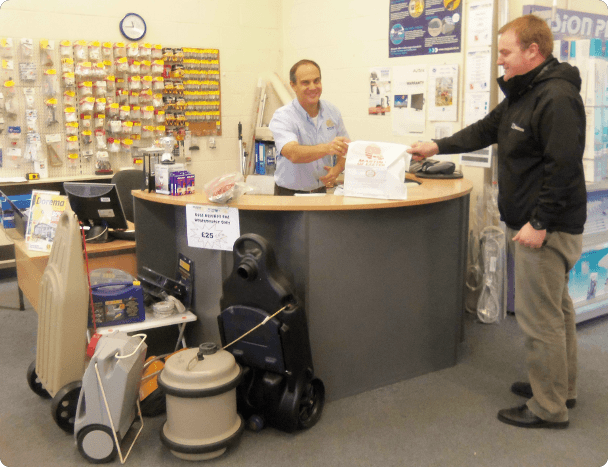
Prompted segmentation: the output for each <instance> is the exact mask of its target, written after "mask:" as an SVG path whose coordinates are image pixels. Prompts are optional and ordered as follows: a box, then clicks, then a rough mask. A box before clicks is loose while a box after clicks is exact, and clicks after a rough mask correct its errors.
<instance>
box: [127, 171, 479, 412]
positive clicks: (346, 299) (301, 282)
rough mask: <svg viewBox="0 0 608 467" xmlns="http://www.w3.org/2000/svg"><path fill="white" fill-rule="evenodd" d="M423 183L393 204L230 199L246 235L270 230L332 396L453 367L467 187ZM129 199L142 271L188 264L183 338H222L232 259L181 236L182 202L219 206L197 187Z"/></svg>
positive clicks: (466, 183)
mask: <svg viewBox="0 0 608 467" xmlns="http://www.w3.org/2000/svg"><path fill="white" fill-rule="evenodd" d="M408 178H412V176H410V175H408ZM419 180H420V181H421V185H416V184H408V199H407V200H400V201H392V200H379V199H366V198H354V197H346V196H335V195H333V194H327V195H325V196H314V197H305V196H301V197H297V196H296V197H293V196H285V197H282V196H262V195H245V196H242V197H240V198H238V199H237V200H235V201H232V202H230V203H228V205H227V206H230V207H235V208H238V210H239V223H240V231H241V234H245V233H257V234H259V235H262V236H263V237H265V238H266V239H267V240H268V241H269V242H270V244H271V245H272V246H273V248H274V251H275V254H276V259H277V263H278V265H279V267H280V268H281V269H283V270H285V271H287V272H288V273H290V274H291V275H292V276H293V283H294V286H295V290H296V293H297V295H298V297H299V298H300V300H301V301H302V303H303V305H304V308H305V310H306V315H307V318H308V328H309V336H310V344H311V349H312V357H313V363H314V371H315V375H316V376H318V377H319V378H320V379H321V380H322V381H323V383H324V384H325V389H326V398H327V400H336V399H340V398H342V397H346V396H350V395H353V394H357V393H359V392H362V391H367V390H370V389H373V388H377V387H380V386H384V385H387V384H392V383H395V382H397V381H401V380H403V379H406V378H412V377H415V376H419V375H422V374H425V373H428V372H431V371H436V370H440V369H442V368H447V367H449V366H453V365H455V364H456V359H457V350H458V345H459V344H460V342H461V336H462V323H463V311H464V287H465V270H466V252H467V240H468V220H469V193H470V192H471V190H472V188H473V185H472V183H471V182H470V181H468V180H466V179H459V180H432V179H419ZM133 197H134V202H135V225H136V229H135V236H136V240H137V259H138V261H137V263H138V265H139V267H143V266H147V267H150V268H151V269H153V270H154V271H157V272H158V273H160V274H164V275H167V276H173V275H174V274H175V268H176V264H177V257H178V253H183V254H184V255H186V256H187V257H188V258H190V259H192V260H193V261H194V269H195V275H194V276H195V283H194V299H193V304H192V309H193V311H194V313H195V314H196V315H197V317H198V320H197V321H196V323H193V324H194V325H193V326H190V327H189V328H188V332H189V338H190V340H191V341H192V342H198V343H201V342H207V341H211V342H216V343H219V342H220V339H219V331H218V325H217V316H218V314H219V313H220V306H219V302H220V297H221V295H222V282H223V280H224V279H225V278H226V277H227V276H228V275H229V274H230V273H231V271H232V267H233V254H232V252H227V251H215V250H204V249H200V248H192V247H189V246H188V242H187V235H186V233H187V232H186V229H187V224H186V205H188V204H202V205H210V206H217V205H216V204H213V203H210V202H209V201H208V200H207V198H206V196H205V195H204V193H196V194H192V195H185V196H166V195H160V194H157V193H146V192H142V191H134V192H133Z"/></svg>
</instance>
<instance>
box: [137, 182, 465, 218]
mask: <svg viewBox="0 0 608 467" xmlns="http://www.w3.org/2000/svg"><path fill="white" fill-rule="evenodd" d="M407 178H410V179H412V180H417V181H419V182H422V183H421V185H417V184H415V183H408V184H407V199H406V200H402V201H400V200H384V199H372V198H355V197H350V196H334V195H333V194H327V195H325V196H269V195H243V196H241V197H240V198H238V199H237V200H236V201H232V202H230V203H227V204H217V203H212V202H210V201H209V200H208V199H207V196H206V195H205V193H204V192H203V191H202V190H201V191H200V192H198V193H195V194H192V195H184V196H169V195H161V194H158V193H148V192H146V191H139V190H135V191H133V196H134V197H136V198H140V199H143V200H146V201H153V202H156V203H162V204H172V205H175V206H186V205H187V204H199V205H210V206H227V207H232V208H238V209H242V210H250V211H345V210H357V209H380V208H395V207H401V206H414V205H421V204H430V203H437V202H440V201H448V200H451V199H455V198H459V197H461V196H465V195H467V194H469V193H470V192H471V191H472V190H473V183H472V182H470V181H469V180H467V179H464V178H460V179H451V180H439V179H428V178H425V179H421V178H417V177H415V176H413V175H410V174H408V175H407Z"/></svg>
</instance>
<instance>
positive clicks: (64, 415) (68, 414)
mask: <svg viewBox="0 0 608 467" xmlns="http://www.w3.org/2000/svg"><path fill="white" fill-rule="evenodd" d="M81 387H82V381H73V382H71V383H70V384H66V385H65V386H64V387H62V388H61V389H60V390H59V391H58V392H57V394H55V397H53V401H52V403H51V414H52V415H53V419H54V420H55V423H57V426H59V428H61V429H62V430H63V431H65V432H66V433H74V418H75V417H76V408H77V407H78V397H79V396H80V388H81Z"/></svg>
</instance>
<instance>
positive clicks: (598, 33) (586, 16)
mask: <svg viewBox="0 0 608 467" xmlns="http://www.w3.org/2000/svg"><path fill="white" fill-rule="evenodd" d="M530 13H533V14H535V15H537V16H540V17H541V18H543V19H544V20H545V21H546V22H547V24H548V25H549V27H551V31H552V32H553V39H554V40H556V41H557V40H561V39H567V38H569V37H574V36H576V37H577V38H578V39H594V38H595V39H604V40H605V39H608V21H606V15H596V14H593V13H583V12H581V11H575V10H562V9H560V8H556V10H555V18H554V19H553V20H552V8H551V7H546V6H540V5H524V7H523V14H524V15H528V14H530ZM554 55H555V54H554Z"/></svg>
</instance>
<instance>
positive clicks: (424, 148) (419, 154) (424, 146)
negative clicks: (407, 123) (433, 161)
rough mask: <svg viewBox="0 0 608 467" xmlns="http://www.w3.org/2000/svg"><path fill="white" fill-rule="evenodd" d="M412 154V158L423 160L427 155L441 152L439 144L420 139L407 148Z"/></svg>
mask: <svg viewBox="0 0 608 467" xmlns="http://www.w3.org/2000/svg"><path fill="white" fill-rule="evenodd" d="M407 152H408V153H410V154H411V155H412V159H413V160H415V161H421V160H422V159H426V158H427V157H431V156H434V155H435V154H438V153H439V146H437V143H435V142H434V141H429V142H421V141H418V142H416V143H414V144H412V146H411V147H410V149H408V150H407Z"/></svg>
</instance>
